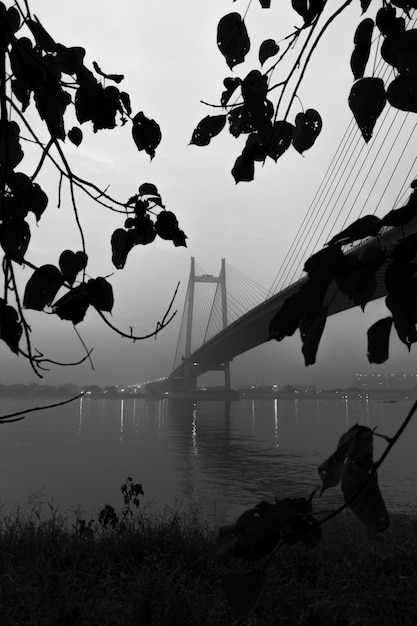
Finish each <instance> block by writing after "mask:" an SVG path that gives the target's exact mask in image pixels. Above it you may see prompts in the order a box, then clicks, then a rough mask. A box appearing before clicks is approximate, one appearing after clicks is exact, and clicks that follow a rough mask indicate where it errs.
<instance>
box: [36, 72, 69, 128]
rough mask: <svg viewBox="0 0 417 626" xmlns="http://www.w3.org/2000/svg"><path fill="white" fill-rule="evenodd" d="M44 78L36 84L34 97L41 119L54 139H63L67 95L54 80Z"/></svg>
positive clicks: (67, 101)
mask: <svg viewBox="0 0 417 626" xmlns="http://www.w3.org/2000/svg"><path fill="white" fill-rule="evenodd" d="M49 76H50V75H48V78H45V79H44V80H42V81H39V82H38V83H37V84H36V88H35V92H34V97H35V104H36V108H37V109H38V112H39V115H40V117H41V119H43V120H44V121H45V122H46V125H47V127H48V130H49V132H50V133H51V136H52V137H53V138H54V139H61V140H64V139H65V127H64V113H65V109H66V108H67V106H68V104H70V102H71V97H70V96H69V94H68V93H67V92H66V91H64V90H63V89H61V86H60V83H59V81H58V80H55V78H49Z"/></svg>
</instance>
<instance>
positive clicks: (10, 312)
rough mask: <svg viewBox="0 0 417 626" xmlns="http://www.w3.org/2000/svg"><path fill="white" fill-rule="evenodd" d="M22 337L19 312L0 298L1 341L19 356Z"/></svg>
mask: <svg viewBox="0 0 417 626" xmlns="http://www.w3.org/2000/svg"><path fill="white" fill-rule="evenodd" d="M21 336H22V324H21V323H20V321H19V316H18V313H17V311H16V310H15V309H14V308H13V307H12V306H10V305H8V304H6V303H5V301H4V300H3V298H0V339H2V340H3V341H4V342H5V343H6V344H7V346H8V347H9V348H10V350H11V351H12V352H14V353H15V354H19V341H20V337H21Z"/></svg>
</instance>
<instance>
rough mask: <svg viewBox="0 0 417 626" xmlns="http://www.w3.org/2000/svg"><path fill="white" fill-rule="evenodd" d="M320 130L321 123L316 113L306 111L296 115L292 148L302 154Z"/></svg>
mask: <svg viewBox="0 0 417 626" xmlns="http://www.w3.org/2000/svg"><path fill="white" fill-rule="evenodd" d="M321 128H322V121H321V117H320V114H319V113H318V111H315V110H314V109H307V111H306V112H305V113H298V115H297V116H296V118H295V129H294V132H293V136H292V144H293V146H294V148H295V149H296V150H297V152H299V153H300V154H302V153H303V152H304V150H308V149H309V148H311V146H312V145H313V144H314V142H315V141H316V139H317V137H318V136H319V134H320V131H321Z"/></svg>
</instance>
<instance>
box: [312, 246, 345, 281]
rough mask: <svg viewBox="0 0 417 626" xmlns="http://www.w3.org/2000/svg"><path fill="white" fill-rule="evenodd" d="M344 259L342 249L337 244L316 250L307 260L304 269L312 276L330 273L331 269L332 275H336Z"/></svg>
mask: <svg viewBox="0 0 417 626" xmlns="http://www.w3.org/2000/svg"><path fill="white" fill-rule="evenodd" d="M343 259H344V255H343V252H342V249H341V247H340V245H337V244H336V245H332V246H328V247H327V248H323V249H322V250H319V251H318V252H315V253H314V254H313V255H312V256H311V257H310V258H309V259H307V261H305V263H304V268H303V269H304V271H305V272H307V274H308V275H309V276H310V277H312V276H316V275H318V274H319V275H321V276H322V275H323V274H328V272H329V269H331V275H332V276H336V275H337V273H338V271H339V266H340V263H341V262H343Z"/></svg>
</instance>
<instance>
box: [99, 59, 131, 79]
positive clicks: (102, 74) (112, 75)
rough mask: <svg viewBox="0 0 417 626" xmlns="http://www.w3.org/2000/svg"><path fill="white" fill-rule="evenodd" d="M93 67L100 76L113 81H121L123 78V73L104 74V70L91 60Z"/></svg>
mask: <svg viewBox="0 0 417 626" xmlns="http://www.w3.org/2000/svg"><path fill="white" fill-rule="evenodd" d="M93 67H94V69H95V71H96V72H97V74H100V76H103V77H104V78H107V79H108V80H112V81H114V82H115V83H121V82H122V80H123V79H124V76H123V74H106V73H105V72H103V70H102V69H101V68H100V67H99V66H98V64H97V63H96V62H95V61H93Z"/></svg>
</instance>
